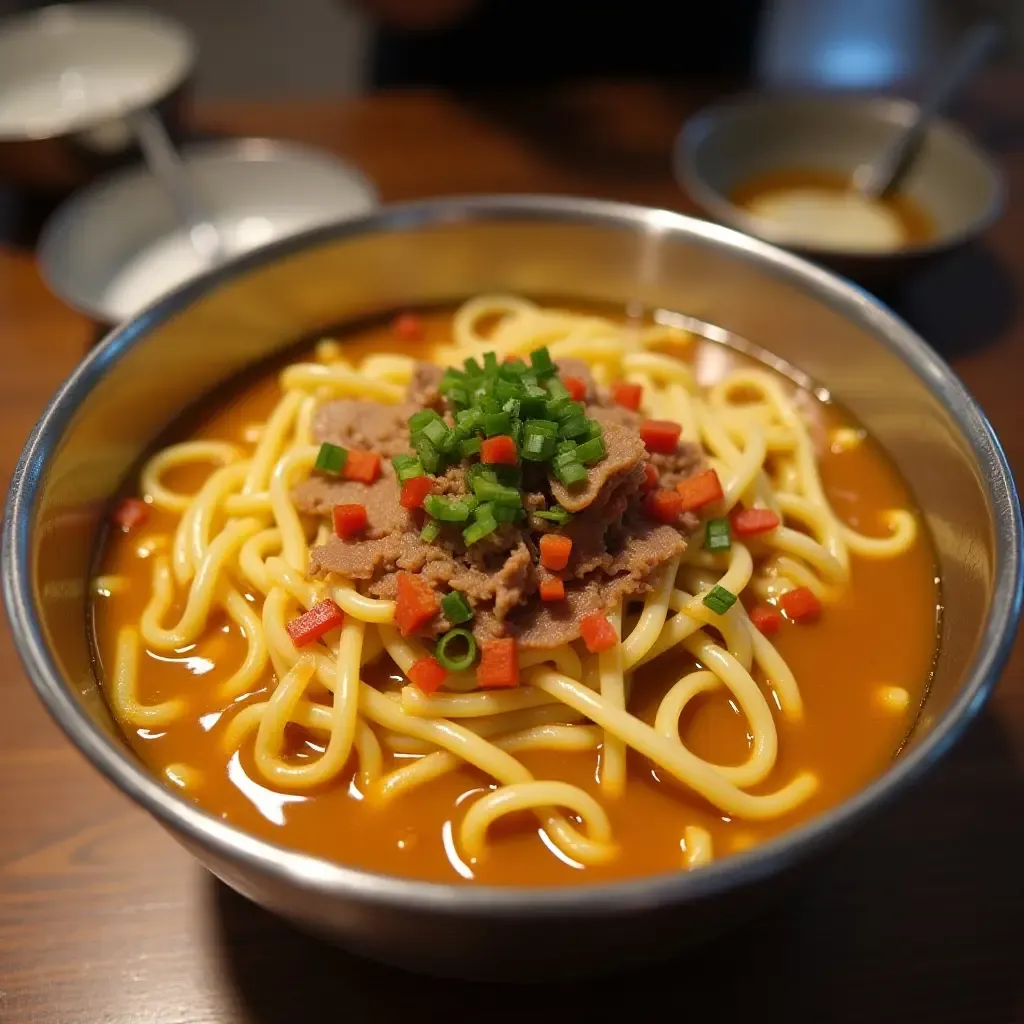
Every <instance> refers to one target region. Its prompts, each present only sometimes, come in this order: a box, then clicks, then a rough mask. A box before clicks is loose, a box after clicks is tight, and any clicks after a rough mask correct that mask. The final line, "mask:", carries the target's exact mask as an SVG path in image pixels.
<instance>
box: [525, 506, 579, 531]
mask: <svg viewBox="0 0 1024 1024" xmlns="http://www.w3.org/2000/svg"><path fill="white" fill-rule="evenodd" d="M533 514H534V515H535V516H536V517H537V518H538V519H546V520H548V522H551V523H557V524H558V525H559V526H565V524H566V523H568V522H570V521H571V520H572V513H571V512H568V511H566V510H565V509H564V508H562V506H561V505H552V506H551V508H549V509H546V510H545V509H541V510H540V511H539V512H534V513H533Z"/></svg>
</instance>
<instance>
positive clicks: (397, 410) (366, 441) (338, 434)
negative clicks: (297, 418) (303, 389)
mask: <svg viewBox="0 0 1024 1024" xmlns="http://www.w3.org/2000/svg"><path fill="white" fill-rule="evenodd" d="M417 408H418V407H417V406H415V405H407V404H402V405H381V404H380V403H379V402H361V401H354V400H352V399H348V398H339V399H336V400H335V401H332V402H325V403H324V404H323V405H321V406H320V408H319V409H317V411H316V414H315V415H314V416H313V437H314V439H315V440H317V441H329V442H330V443H331V444H338V445H341V446H342V447H343V448H362V449H364V450H366V451H375V452H380V454H381V455H383V456H384V457H385V458H391V457H392V456H395V455H401V454H402V453H403V452H407V451H408V450H409V422H408V421H409V417H410V416H411V415H412V414H413V413H414V412H416V410H417Z"/></svg>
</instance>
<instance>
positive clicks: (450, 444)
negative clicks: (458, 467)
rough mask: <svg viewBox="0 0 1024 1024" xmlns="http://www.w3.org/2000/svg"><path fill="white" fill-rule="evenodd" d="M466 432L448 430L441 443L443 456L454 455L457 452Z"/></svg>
mask: <svg viewBox="0 0 1024 1024" xmlns="http://www.w3.org/2000/svg"><path fill="white" fill-rule="evenodd" d="M466 437H467V434H466V431H464V430H460V429H459V428H458V427H456V428H455V429H454V430H449V431H448V433H447V434H446V435H445V439H444V441H442V442H441V445H440V447H441V451H442V452H443V453H444V454H445V455H455V454H457V453H458V451H459V445H460V444H462V442H463V441H465V440H466Z"/></svg>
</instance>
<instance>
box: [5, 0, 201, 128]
mask: <svg viewBox="0 0 1024 1024" xmlns="http://www.w3.org/2000/svg"><path fill="white" fill-rule="evenodd" d="M91 14H112V15H122V16H124V17H126V18H131V19H132V20H134V21H142V20H145V21H149V22H150V23H151V24H153V25H159V26H160V27H161V28H164V29H166V30H168V31H169V32H173V33H174V34H175V35H176V36H178V38H179V40H180V42H181V43H182V44H183V46H184V49H185V58H184V60H183V62H182V66H181V69H180V71H179V72H178V74H177V75H175V76H174V77H173V78H170V79H168V80H166V81H164V82H161V83H160V85H159V88H154V89H152V90H151V95H148V96H147V97H146V98H144V99H140V100H138V101H137V102H134V103H126V104H125V105H124V106H123V107H121V108H120V109H119V110H116V111H111V110H104V111H100V112H98V113H95V114H88V113H83V114H82V115H81V116H79V117H75V118H73V119H72V120H71V121H69V122H67V123H65V124H62V125H61V126H60V127H57V128H55V129H54V130H53V131H51V132H38V133H37V132H32V133H29V132H3V131H0V142H11V143H15V142H23V143H32V142H45V141H46V140H47V139H60V138H65V137H67V136H71V135H78V134H80V133H82V132H88V131H92V130H93V129H95V128H99V127H101V126H102V125H106V124H110V123H111V122H114V121H118V120H120V119H121V118H123V117H124V116H125V115H126V114H130V113H132V112H133V111H135V110H140V109H142V108H144V107H149V106H154V105H156V104H158V103H159V102H160V101H161V100H163V99H165V98H166V97H167V96H169V95H171V94H172V93H173V92H174V90H175V89H177V88H178V87H179V86H180V85H181V84H182V83H183V82H185V81H186V80H187V79H188V78H189V76H190V75H191V74H192V72H193V71H194V70H195V66H196V61H197V59H198V56H199V46H198V44H197V43H196V39H195V36H194V35H193V34H192V32H191V31H189V29H188V28H187V27H186V26H185V25H184V24H183V23H182V22H180V21H178V19H177V18H173V17H171V16H170V15H169V14H165V13H164V12H163V11H160V10H156V9H154V8H150V7H142V6H140V5H137V4H130V3H116V2H110V3H108V2H103V3H88V4H76V3H56V4H48V5H47V6H45V7H40V8H38V9H36V10H29V11H19V12H17V13H15V14H10V15H6V16H4V17H3V18H0V30H2V29H3V28H8V27H11V26H18V25H26V26H27V25H31V24H32V23H33V22H39V21H42V20H43V19H46V18H51V17H53V16H54V15H62V16H65V17H68V18H72V19H74V18H82V17H86V18H88V17H89V16H90V15H91Z"/></svg>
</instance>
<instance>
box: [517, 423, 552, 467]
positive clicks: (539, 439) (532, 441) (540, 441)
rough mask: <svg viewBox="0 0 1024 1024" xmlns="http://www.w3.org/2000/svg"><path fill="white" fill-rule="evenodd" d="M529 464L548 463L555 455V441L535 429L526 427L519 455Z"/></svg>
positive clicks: (548, 435)
mask: <svg viewBox="0 0 1024 1024" xmlns="http://www.w3.org/2000/svg"><path fill="white" fill-rule="evenodd" d="M520 454H521V455H522V457H523V458H524V459H528V460H529V461H530V462H548V461H549V460H550V459H551V457H552V456H553V455H554V454H555V439H554V438H553V437H552V436H551V435H550V434H547V433H545V432H544V431H542V430H538V429H537V428H536V427H530V426H527V427H526V431H525V433H524V435H523V448H522V452H521V453H520Z"/></svg>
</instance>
